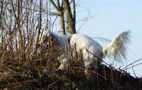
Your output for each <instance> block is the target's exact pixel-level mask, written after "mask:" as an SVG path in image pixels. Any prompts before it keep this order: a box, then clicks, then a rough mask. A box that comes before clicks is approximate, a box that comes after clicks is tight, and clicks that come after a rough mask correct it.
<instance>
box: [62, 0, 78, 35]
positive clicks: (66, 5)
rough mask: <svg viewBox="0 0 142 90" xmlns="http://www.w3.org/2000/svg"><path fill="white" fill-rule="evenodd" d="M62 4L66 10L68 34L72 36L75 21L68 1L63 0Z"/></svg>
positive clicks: (74, 31) (74, 30)
mask: <svg viewBox="0 0 142 90" xmlns="http://www.w3.org/2000/svg"><path fill="white" fill-rule="evenodd" d="M63 3H64V8H65V10H66V16H67V23H68V27H69V32H70V33H71V34H74V33H76V29H75V19H74V17H73V16H72V12H71V8H70V4H69V1H68V0H63Z"/></svg>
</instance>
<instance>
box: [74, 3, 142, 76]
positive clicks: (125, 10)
mask: <svg viewBox="0 0 142 90" xmlns="http://www.w3.org/2000/svg"><path fill="white" fill-rule="evenodd" d="M76 1H78V3H77V7H76V8H77V11H76V13H77V23H76V28H77V32H78V33H82V34H85V35H87V36H89V37H92V38H94V39H95V40H96V41H98V42H99V43H100V44H101V45H102V46H103V47H104V46H105V45H107V44H108V43H109V42H105V41H101V40H100V39H97V38H104V39H108V40H112V39H113V38H114V37H115V36H117V35H118V34H120V33H121V32H123V31H127V30H129V31H130V32H131V33H130V36H131V37H130V40H131V42H130V43H129V44H128V53H127V60H123V63H122V62H121V63H120V62H115V63H113V66H114V67H115V68H124V67H125V66H126V65H129V64H130V63H132V62H134V61H136V60H138V59H140V58H142V47H141V46H142V11H141V9H142V0H76ZM104 61H106V62H107V63H109V64H112V62H113V60H110V59H107V58H105V59H104ZM140 63H141V64H140ZM136 64H140V65H138V66H135V67H133V68H129V69H127V70H126V71H127V72H128V73H130V74H131V75H133V76H136V77H142V60H140V61H139V62H137V63H134V64H132V65H131V66H130V67H132V66H134V65H136Z"/></svg>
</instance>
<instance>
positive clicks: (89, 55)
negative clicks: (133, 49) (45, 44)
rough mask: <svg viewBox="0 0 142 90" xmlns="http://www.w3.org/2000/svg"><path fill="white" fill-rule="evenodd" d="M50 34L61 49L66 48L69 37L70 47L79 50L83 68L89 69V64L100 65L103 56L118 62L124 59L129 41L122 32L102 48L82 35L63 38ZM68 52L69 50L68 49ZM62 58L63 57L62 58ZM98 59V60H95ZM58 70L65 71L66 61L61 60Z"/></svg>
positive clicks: (126, 35) (126, 32)
mask: <svg viewBox="0 0 142 90" xmlns="http://www.w3.org/2000/svg"><path fill="white" fill-rule="evenodd" d="M50 34H52V35H54V36H56V37H57V38H58V40H59V42H60V46H61V47H62V48H64V47H68V45H69V43H68V39H69V37H70V36H71V39H70V45H69V46H70V47H71V49H73V48H74V47H75V48H76V50H77V52H79V51H80V50H81V51H82V54H83V62H84V66H85V67H86V68H88V67H90V66H91V64H94V66H97V64H95V63H99V64H100V63H101V61H100V59H102V58H103V57H105V56H108V57H110V56H113V57H114V59H116V60H120V57H121V56H122V57H123V58H126V55H125V52H126V43H128V41H129V31H125V32H122V33H121V34H119V35H118V36H116V37H115V38H113V39H112V41H111V42H110V43H109V44H108V45H107V46H105V47H104V48H103V47H102V46H101V45H100V44H99V43H98V42H96V41H95V40H93V39H92V38H90V37H88V36H86V35H83V34H72V35H65V36H59V35H57V34H55V33H53V32H52V31H50ZM50 34H49V35H50ZM68 50H70V49H68ZM62 57H63V56H62ZM96 57H98V58H99V59H98V58H96ZM60 63H61V64H60V66H59V69H65V68H67V66H69V65H67V63H68V59H67V58H63V59H62V61H61V62H60Z"/></svg>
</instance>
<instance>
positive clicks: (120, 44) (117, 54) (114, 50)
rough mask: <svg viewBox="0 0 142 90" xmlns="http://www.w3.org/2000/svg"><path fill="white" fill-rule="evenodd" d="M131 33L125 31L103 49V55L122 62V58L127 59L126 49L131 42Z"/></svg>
mask: <svg viewBox="0 0 142 90" xmlns="http://www.w3.org/2000/svg"><path fill="white" fill-rule="evenodd" d="M129 34H130V31H124V32H122V33H121V34H119V35H118V36H116V37H115V38H113V39H112V41H111V42H110V43H109V44H108V45H106V46H105V47H104V48H103V55H104V56H108V57H111V56H112V57H114V59H115V60H118V61H120V60H121V57H123V58H124V59H126V51H127V50H126V49H127V45H126V44H127V43H129V42H130V40H129Z"/></svg>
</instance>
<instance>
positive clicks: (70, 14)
mask: <svg viewBox="0 0 142 90" xmlns="http://www.w3.org/2000/svg"><path fill="white" fill-rule="evenodd" d="M50 2H51V4H52V5H53V7H54V8H55V9H56V10H57V12H58V14H57V15H59V17H60V21H61V32H62V34H63V35H64V34H66V32H65V16H66V18H67V26H68V31H69V32H70V34H74V33H76V28H75V21H76V20H75V19H76V13H75V0H72V1H70V2H69V0H61V1H60V0H57V1H56V3H55V1H54V0H50ZM60 2H61V4H60ZM71 3H73V4H72V5H73V6H72V7H73V11H72V10H71ZM65 12H66V15H65Z"/></svg>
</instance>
